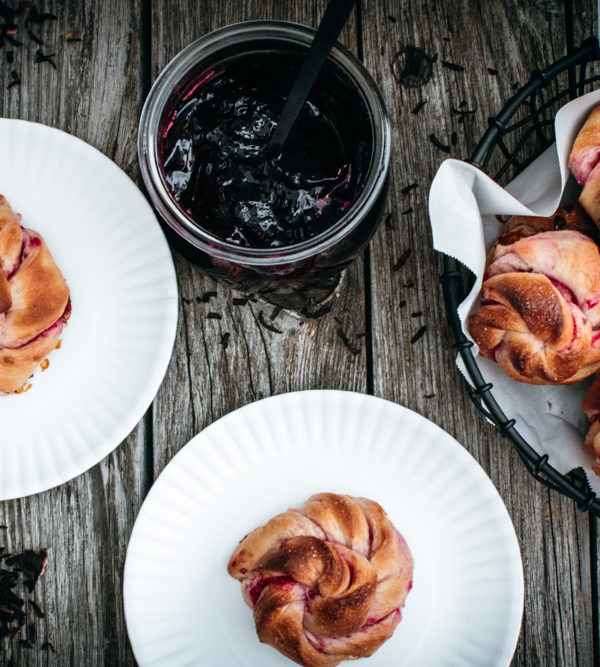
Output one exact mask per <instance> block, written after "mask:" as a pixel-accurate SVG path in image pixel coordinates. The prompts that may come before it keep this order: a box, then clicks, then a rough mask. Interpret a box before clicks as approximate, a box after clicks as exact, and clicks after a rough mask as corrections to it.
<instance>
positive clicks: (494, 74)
mask: <svg viewBox="0 0 600 667" xmlns="http://www.w3.org/2000/svg"><path fill="white" fill-rule="evenodd" d="M488 72H489V73H490V74H491V75H492V76H498V70H497V69H495V68H494V67H488Z"/></svg>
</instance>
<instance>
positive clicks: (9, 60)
mask: <svg viewBox="0 0 600 667" xmlns="http://www.w3.org/2000/svg"><path fill="white" fill-rule="evenodd" d="M14 59H15V52H14V51H7V52H6V62H7V63H8V64H9V65H12V63H13V62H14Z"/></svg>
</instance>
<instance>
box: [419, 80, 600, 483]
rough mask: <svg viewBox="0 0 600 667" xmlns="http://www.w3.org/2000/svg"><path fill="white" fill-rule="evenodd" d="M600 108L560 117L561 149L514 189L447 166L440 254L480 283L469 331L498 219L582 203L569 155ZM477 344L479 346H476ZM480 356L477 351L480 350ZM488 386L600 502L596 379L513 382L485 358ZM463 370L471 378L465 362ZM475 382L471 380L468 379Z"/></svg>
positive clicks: (436, 216) (441, 173)
mask: <svg viewBox="0 0 600 667" xmlns="http://www.w3.org/2000/svg"><path fill="white" fill-rule="evenodd" d="M597 104H600V90H596V91H594V92H592V93H589V94H587V95H583V96H582V97H579V98H577V99H576V100H573V101H572V102H569V103H568V104H566V105H565V106H563V107H562V108H561V109H560V110H559V112H558V113H557V114H556V118H555V121H554V126H555V131H556V143H555V144H553V145H552V146H550V147H549V148H548V149H547V150H546V151H545V152H544V153H543V154H542V155H541V156H540V157H539V158H538V159H537V160H535V162H533V163H532V164H531V165H529V167H528V168H527V169H525V170H524V171H523V172H522V173H521V174H519V176H517V178H515V179H514V180H513V181H512V182H511V183H510V184H509V185H508V186H507V187H506V189H504V188H502V187H500V186H499V185H498V184H497V183H496V182H494V181H493V180H492V179H491V178H490V177H489V176H487V175H486V174H484V173H483V172H482V171H480V170H479V169H476V168H475V167H473V166H471V165H469V164H467V163H466V162H461V161H460V160H446V161H444V162H443V163H442V165H441V166H440V168H439V170H438V172H437V174H436V176H435V178H434V180H433V183H432V184H431V189H430V191H429V216H430V219H431V227H432V231H433V244H434V248H435V249H436V250H438V251H440V252H443V253H445V254H447V255H450V256H452V257H454V258H456V259H458V260H459V261H460V262H461V263H463V264H464V265H465V266H466V267H467V268H469V269H470V270H471V271H472V272H473V273H474V274H475V276H476V280H475V284H474V285H473V289H472V290H471V292H470V293H469V295H468V296H467V297H466V298H465V300H464V301H463V302H462V303H461V304H460V305H459V307H458V315H459V317H460V321H461V323H462V325H463V331H464V333H465V335H466V336H467V337H469V338H470V336H469V332H468V331H467V329H466V327H465V321H466V319H467V317H468V315H469V313H470V312H471V311H472V309H473V308H474V307H476V306H477V305H478V302H479V292H480V290H481V283H482V278H483V272H484V267H485V257H486V252H487V250H488V249H489V248H490V246H491V245H492V244H493V242H494V241H495V240H496V239H497V238H498V236H499V235H500V233H501V230H502V225H501V223H499V222H498V220H497V219H496V217H495V216H496V215H538V216H544V217H545V216H549V215H551V214H552V213H554V211H555V210H556V209H557V208H558V205H559V203H560V202H561V201H568V200H569V199H570V200H573V199H574V198H575V197H574V196H573V194H570V193H574V191H575V190H574V188H575V187H576V184H575V183H574V179H573V178H572V177H571V178H570V177H569V169H568V166H567V162H568V157H569V152H570V150H571V146H572V145H573V142H574V140H575V137H576V135H577V132H578V131H579V129H580V128H581V126H582V125H583V123H584V122H585V120H586V118H587V116H588V115H589V113H590V112H591V110H592V109H593V108H594V107H595V106H596V105H597ZM471 340H472V339H471ZM473 352H474V354H476V353H477V348H476V347H474V348H473ZM477 362H478V364H479V366H480V368H481V371H482V373H483V376H484V377H485V379H486V381H488V382H492V383H493V384H494V389H493V393H494V396H495V398H496V400H497V401H498V403H499V405H500V407H501V408H502V409H503V411H504V413H505V414H506V415H507V417H508V418H514V419H516V420H517V425H516V428H517V429H518V431H519V432H520V433H521V435H522V436H523V437H524V438H525V439H526V440H527V441H528V442H529V444H530V445H531V446H532V447H533V448H534V449H536V451H538V452H539V453H540V454H548V456H549V459H550V463H551V464H552V465H553V466H554V467H555V468H556V469H557V470H558V471H559V472H561V473H563V474H564V473H566V472H568V471H569V470H572V469H573V468H576V467H578V466H582V467H583V468H584V470H585V471H586V474H587V476H588V480H589V483H590V487H591V488H592V490H593V491H594V492H595V493H597V494H599V495H600V477H598V476H597V475H596V474H595V473H594V472H593V471H592V470H591V467H590V466H591V464H592V463H593V457H592V456H590V455H589V454H588V453H587V452H586V451H585V449H584V448H583V436H584V434H585V432H586V429H587V420H586V418H585V415H584V414H583V413H582V411H581V401H582V399H583V395H584V394H585V392H586V391H587V388H588V387H589V385H590V383H591V380H585V381H583V382H580V383H577V384H576V385H571V386H569V387H566V386H564V387H550V386H533V385H526V384H522V383H520V382H516V381H514V380H512V379H511V378H509V377H508V376H507V375H506V373H505V372H504V371H503V370H501V369H500V368H499V367H498V366H497V365H496V364H495V363H494V362H492V361H490V360H488V359H484V358H483V357H478V359H477ZM457 365H458V367H459V368H460V369H461V371H462V372H463V374H464V375H465V377H467V375H466V373H465V370H464V368H463V367H462V362H461V360H460V356H457ZM467 379H468V378H467Z"/></svg>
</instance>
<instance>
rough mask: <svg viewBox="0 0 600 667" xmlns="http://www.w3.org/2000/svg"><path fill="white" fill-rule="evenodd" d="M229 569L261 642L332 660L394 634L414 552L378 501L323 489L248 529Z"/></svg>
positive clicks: (308, 659) (317, 662) (314, 660)
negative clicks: (251, 614) (246, 605)
mask: <svg viewBox="0 0 600 667" xmlns="http://www.w3.org/2000/svg"><path fill="white" fill-rule="evenodd" d="M227 569H228V572H229V574H230V575H231V576H232V577H234V578H235V579H237V580H238V581H241V582H242V594H243V596H244V600H245V601H246V603H247V604H248V605H249V606H250V607H251V608H252V609H253V611H254V621H255V624H256V631H257V634H258V637H259V639H260V641H262V642H265V643H267V644H270V645H271V646H273V647H274V648H276V649H277V650H278V651H280V652H281V653H283V654H284V655H285V656H287V657H288V658H291V659H292V660H294V661H296V662H298V663H300V664H301V665H308V666H314V667H320V666H324V667H325V666H329V665H337V664H338V663H339V662H341V661H342V660H345V659H348V658H360V657H367V656H369V655H371V654H372V653H374V652H375V651H376V650H377V649H378V648H379V646H381V644H383V642H384V641H386V640H387V639H389V638H390V637H391V636H392V633H393V632H394V630H395V628H396V626H397V625H398V623H399V622H400V620H401V608H402V607H403V606H404V601H405V599H406V596H407V594H408V592H409V590H410V589H411V587H412V574H413V559H412V555H411V553H410V550H409V548H408V546H407V544H406V542H405V541H404V539H403V538H402V536H401V535H400V534H399V533H398V531H397V530H396V529H395V528H394V526H393V525H392V523H391V522H390V521H389V519H388V518H387V516H386V514H385V512H384V511H383V509H382V508H381V507H380V506H379V505H378V504H377V503H375V502H373V501H372V500H367V499H365V498H352V497H350V496H343V495H337V494H333V493H321V494H318V495H315V496H311V497H310V498H309V499H308V500H307V501H306V503H305V504H304V505H303V506H302V507H301V508H300V509H297V510H296V509H292V510H289V511H287V512H284V513H283V514H279V515H278V516H276V517H274V518H273V519H271V520H270V521H269V522H268V523H266V524H265V525H264V526H261V527H260V528H256V529H255V530H254V531H252V532H251V533H250V534H249V535H247V536H246V537H245V538H244V539H243V540H242V541H241V542H240V544H239V546H238V548H237V549H236V550H235V552H234V553H233V555H232V556H231V559H230V561H229V565H228V567H227Z"/></svg>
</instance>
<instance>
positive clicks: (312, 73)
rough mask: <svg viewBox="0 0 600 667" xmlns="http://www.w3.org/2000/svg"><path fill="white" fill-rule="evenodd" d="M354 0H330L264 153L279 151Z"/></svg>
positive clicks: (275, 153)
mask: <svg viewBox="0 0 600 667" xmlns="http://www.w3.org/2000/svg"><path fill="white" fill-rule="evenodd" d="M355 2H356V0H329V3H328V4H327V8H326V9H325V13H324V14H323V18H322V19H321V23H319V27H318V28H317V32H316V33H315V38H314V39H313V41H312V44H311V45H310V49H309V50H308V53H307V54H306V58H305V59H304V62H303V63H302V67H301V68H300V71H299V72H298V76H297V77H296V80H295V81H294V85H293V86H292V90H291V91H290V94H289V96H288V98H287V101H286V103H285V106H284V107H283V111H282V112H281V116H280V118H279V122H278V123H277V127H276V128H275V131H274V132H273V134H272V135H271V139H270V140H269V145H268V148H267V153H268V154H269V155H279V154H280V153H281V149H282V148H283V145H284V144H285V142H286V140H287V138H288V136H289V134H290V131H291V129H292V127H293V125H294V123H295V121H296V118H297V117H298V114H299V113H300V109H301V108H302V105H303V104H304V102H306V98H307V97H308V94H309V93H310V89H311V88H312V87H313V84H314V82H315V80H316V78H317V76H319V72H320V71H321V68H322V67H323V63H324V62H325V59H326V58H327V56H328V55H329V52H330V51H331V47H332V46H333V45H334V44H335V42H336V40H337V38H338V35H339V34H340V32H341V31H342V28H343V27H344V25H345V23H346V21H347V20H348V16H349V15H350V12H351V11H352V7H354V3H355Z"/></svg>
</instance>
